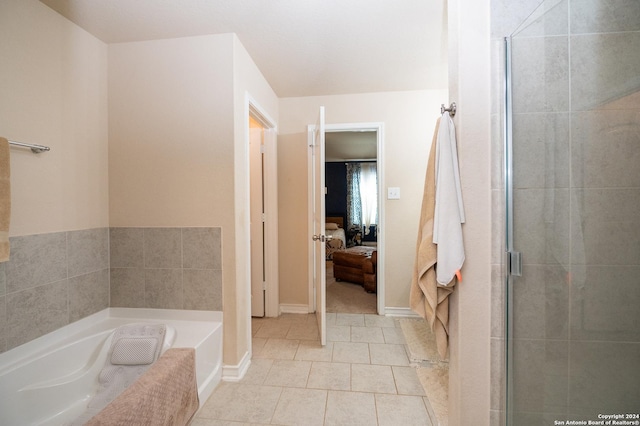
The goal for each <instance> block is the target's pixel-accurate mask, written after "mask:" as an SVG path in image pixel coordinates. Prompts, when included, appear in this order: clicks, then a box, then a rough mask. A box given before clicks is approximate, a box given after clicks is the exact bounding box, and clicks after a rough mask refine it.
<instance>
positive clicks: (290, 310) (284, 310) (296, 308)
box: [280, 304, 310, 314]
mask: <svg viewBox="0 0 640 426" xmlns="http://www.w3.org/2000/svg"><path fill="white" fill-rule="evenodd" d="M309 312H310V311H309V306H308V305H285V304H281V305H280V313H281V314H308V313H309Z"/></svg>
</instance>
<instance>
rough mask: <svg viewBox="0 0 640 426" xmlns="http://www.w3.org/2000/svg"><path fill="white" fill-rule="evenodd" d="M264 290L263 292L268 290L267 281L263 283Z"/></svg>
mask: <svg viewBox="0 0 640 426" xmlns="http://www.w3.org/2000/svg"><path fill="white" fill-rule="evenodd" d="M262 289H263V290H266V289H267V282H266V281H262Z"/></svg>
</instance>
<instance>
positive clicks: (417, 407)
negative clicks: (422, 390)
mask: <svg viewBox="0 0 640 426" xmlns="http://www.w3.org/2000/svg"><path fill="white" fill-rule="evenodd" d="M375 399H376V408H377V413H378V425H379V426H387V425H388V426H397V425H399V424H401V425H402V426H410V425H416V426H433V424H432V423H431V419H430V418H429V415H428V414H427V409H426V407H425V405H424V402H423V401H422V398H421V397H419V396H406V395H382V394H376V396H375Z"/></svg>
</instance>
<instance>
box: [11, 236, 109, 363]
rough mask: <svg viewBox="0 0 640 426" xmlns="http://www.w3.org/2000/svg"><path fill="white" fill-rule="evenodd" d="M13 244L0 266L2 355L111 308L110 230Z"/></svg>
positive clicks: (34, 238)
mask: <svg viewBox="0 0 640 426" xmlns="http://www.w3.org/2000/svg"><path fill="white" fill-rule="evenodd" d="M10 241H11V257H10V259H9V261H8V262H4V263H0V352H3V351H6V350H9V349H12V348H14V347H16V346H19V345H21V344H23V343H26V342H28V341H30V340H33V339H35V338H37V337H40V336H42V335H44V334H46V333H49V332H51V331H54V330H56V329H58V328H60V327H62V326H64V325H66V324H69V323H71V322H74V321H77V320H79V319H81V318H84V317H86V316H88V315H90V314H93V313H95V312H98V311H100V310H102V309H104V308H107V307H108V306H109V230H108V229H107V228H95V229H86V230H80V231H69V232H56V233H51V234H39V235H27V236H21V237H11V238H10Z"/></svg>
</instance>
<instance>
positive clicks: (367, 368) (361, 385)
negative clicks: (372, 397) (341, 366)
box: [351, 364, 397, 394]
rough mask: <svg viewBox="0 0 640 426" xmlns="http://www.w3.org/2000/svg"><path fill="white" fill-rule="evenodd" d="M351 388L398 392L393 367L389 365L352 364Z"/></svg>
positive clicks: (355, 389) (377, 391) (376, 391)
mask: <svg viewBox="0 0 640 426" xmlns="http://www.w3.org/2000/svg"><path fill="white" fill-rule="evenodd" d="M351 390H352V391H358V392H374V393H392V394H395V393H397V392H396V383H395V381H394V380H393V373H392V372H391V367H389V366H388V365H370V364H351Z"/></svg>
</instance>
